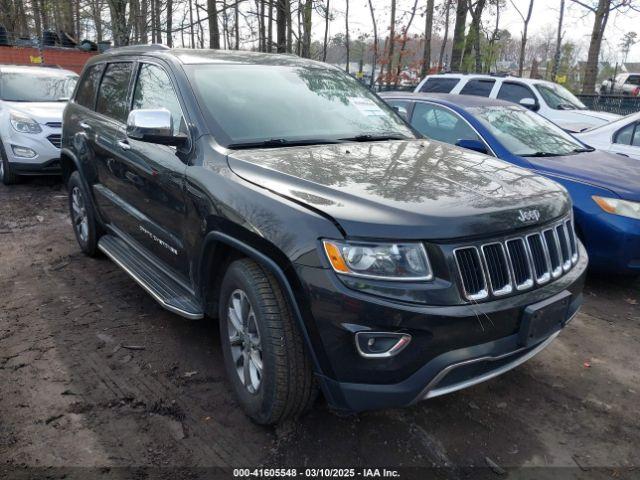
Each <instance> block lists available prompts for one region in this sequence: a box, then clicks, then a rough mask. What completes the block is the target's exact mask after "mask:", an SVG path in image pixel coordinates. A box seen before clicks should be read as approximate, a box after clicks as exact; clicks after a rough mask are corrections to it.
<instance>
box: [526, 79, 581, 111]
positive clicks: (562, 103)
mask: <svg viewBox="0 0 640 480" xmlns="http://www.w3.org/2000/svg"><path fill="white" fill-rule="evenodd" d="M535 87H536V89H537V90H538V92H540V95H542V98H544V101H545V102H546V103H547V105H549V107H550V108H553V109H554V110H586V109H587V107H586V106H585V104H584V103H582V102H581V101H580V100H578V98H577V97H576V96H575V95H574V94H573V93H571V92H570V91H569V90H567V89H566V88H564V87H563V86H561V85H556V84H553V83H550V84H542V83H537V84H536V85H535Z"/></svg>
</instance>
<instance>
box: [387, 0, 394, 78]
mask: <svg viewBox="0 0 640 480" xmlns="http://www.w3.org/2000/svg"><path fill="white" fill-rule="evenodd" d="M396 6H397V5H396V0H391V20H390V22H389V48H388V50H387V79H386V80H387V81H386V84H387V86H389V85H391V72H392V71H393V56H394V55H395V45H396Z"/></svg>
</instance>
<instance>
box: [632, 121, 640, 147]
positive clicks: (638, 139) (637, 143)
mask: <svg viewBox="0 0 640 480" xmlns="http://www.w3.org/2000/svg"><path fill="white" fill-rule="evenodd" d="M631 145H633V146H634V147H640V128H638V125H637V124H636V130H635V132H634V134H633V140H632V141H631Z"/></svg>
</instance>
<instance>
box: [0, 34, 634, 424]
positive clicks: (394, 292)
mask: <svg viewBox="0 0 640 480" xmlns="http://www.w3.org/2000/svg"><path fill="white" fill-rule="evenodd" d="M438 78H439V79H445V77H444V76H438ZM450 80H455V79H454V78H453V77H452V78H451V79H450ZM463 80H464V83H465V85H466V84H467V83H469V82H467V80H468V79H466V78H464V79H463V78H462V77H460V78H458V80H457V82H462V81H463ZM493 81H494V82H498V81H499V82H500V83H499V84H498V83H496V84H492V85H491V88H490V94H491V95H493V96H498V95H500V92H502V91H503V89H513V88H514V87H513V86H514V85H515V83H514V81H511V83H509V82H507V81H505V80H504V79H493ZM427 83H428V79H427V80H425V82H423V85H426V84H427ZM256 84H260V85H261V88H259V89H256V88H255V85H256ZM522 85H524V88H527V89H528V90H527V92H526V95H532V96H530V97H527V96H525V97H522V98H520V99H518V98H517V95H516V96H514V97H513V98H512V100H515V101H516V102H517V103H520V104H524V105H525V106H526V108H525V107H522V106H518V105H516V104H514V103H507V102H504V101H502V100H494V99H482V98H480V97H478V96H467V97H465V96H463V95H434V94H425V93H418V94H388V95H385V100H386V101H387V102H389V103H390V104H391V105H388V104H386V103H385V102H384V101H383V100H382V99H381V98H380V97H378V96H376V95H375V94H373V93H372V92H370V91H369V90H368V89H367V88H365V87H363V86H362V85H361V84H360V83H359V82H358V81H357V80H355V79H353V78H351V77H350V76H348V75H347V74H345V73H344V72H342V71H341V70H340V69H338V68H334V67H330V66H327V65H325V64H322V63H319V62H314V61H311V60H305V59H300V58H297V57H293V56H288V55H270V54H258V53H249V52H237V51H228V52H225V51H215V50H192V49H189V50H179V49H175V50H171V49H166V48H163V47H160V46H143V47H125V48H120V49H114V50H111V51H109V52H108V53H106V54H103V55H99V56H96V57H94V58H92V59H91V60H90V61H89V62H88V63H87V65H86V66H85V69H84V71H83V73H82V75H81V77H80V79H79V81H78V83H77V86H76V88H75V90H74V93H73V95H72V96H71V99H70V101H69V102H68V105H67V107H66V108H65V110H64V118H63V127H64V128H63V129H62V140H61V143H62V145H61V147H62V148H61V151H60V158H59V161H60V167H61V170H62V175H63V178H64V181H65V183H66V184H67V187H68V192H69V199H68V201H69V211H70V215H71V219H72V222H71V223H72V227H73V231H74V233H75V236H76V239H77V242H78V244H79V246H80V248H81V250H82V251H83V252H85V253H86V254H87V255H89V256H93V255H96V254H97V253H98V252H102V253H103V254H105V255H106V256H107V257H109V258H110V259H112V260H113V261H114V262H115V263H116V264H117V265H119V266H120V267H121V268H122V269H123V270H124V271H125V272H126V273H127V274H129V275H130V276H131V277H132V278H133V279H134V280H135V281H136V282H137V283H138V284H140V285H141V286H142V287H143V288H144V289H145V290H146V291H147V292H149V294H150V295H151V296H152V297H153V298H154V299H155V300H157V301H158V302H159V303H160V305H162V306H163V307H164V308H166V309H168V310H170V311H172V312H174V313H176V314H178V315H181V316H183V317H185V318H189V319H199V318H203V317H213V318H217V319H218V323H219V329H220V341H221V348H222V352H223V358H224V363H225V367H226V371H227V375H228V377H229V381H230V382H231V385H232V387H233V389H234V391H235V393H236V396H237V398H238V401H239V403H240V405H241V406H242V408H243V409H244V410H245V412H246V413H247V414H248V415H249V416H250V417H251V418H252V419H254V420H255V421H256V422H258V423H263V424H268V423H276V422H280V421H283V420H285V419H287V418H291V417H295V416H297V415H300V414H301V413H303V412H304V411H306V410H307V409H309V408H310V407H311V405H312V404H313V402H314V399H315V398H316V395H317V393H318V391H320V392H322V394H323V395H324V397H325V399H326V400H327V402H328V403H329V405H330V406H331V407H333V408H335V409H339V410H344V411H362V410H368V409H375V408H385V407H392V406H404V405H410V404H412V403H415V402H418V401H421V400H425V399H429V398H433V397H436V396H439V395H443V394H447V393H450V392H453V391H456V390H459V389H462V388H466V387H469V386H471V385H474V384H476V383H479V382H482V381H485V380H488V379H490V378H492V377H495V376H497V375H500V374H502V373H504V372H506V371H508V370H510V369H512V368H515V367H516V366H518V365H520V364H521V363H523V362H525V361H527V360H528V359H530V358H531V357H533V356H534V355H536V354H537V353H538V352H540V351H542V350H543V349H544V348H545V347H547V346H548V345H549V344H550V343H551V342H552V341H553V340H554V338H556V337H557V335H558V334H559V333H560V331H561V330H562V329H563V328H564V327H565V326H566V325H567V323H568V322H570V321H571V319H572V318H573V317H574V316H575V314H576V313H577V312H578V309H579V308H580V305H581V303H582V288H583V283H584V278H585V274H586V269H587V265H588V259H589V255H588V254H587V251H586V250H585V248H584V246H583V241H584V242H586V244H587V247H588V248H589V249H591V252H592V255H593V257H594V259H595V262H594V265H595V266H598V267H605V268H610V269H611V268H615V267H616V266H619V267H621V268H623V269H628V268H638V267H640V265H638V262H639V261H638V258H640V248H639V247H638V236H637V235H638V228H637V227H638V222H639V221H640V220H639V219H638V214H637V213H638V212H637V206H638V205H639V203H638V200H640V198H637V197H634V195H637V190H634V188H637V187H634V185H636V186H637V185H638V182H637V178H638V177H637V173H634V172H637V169H634V167H635V164H633V163H632V162H633V161H632V160H631V159H627V158H622V157H618V156H614V155H610V154H607V153H602V152H597V151H594V149H593V148H591V147H588V146H587V145H586V144H584V143H582V142H581V141H579V140H577V139H576V138H575V137H573V136H571V135H570V134H569V133H567V132H566V131H565V130H563V129H561V128H559V127H557V126H556V125H555V124H554V123H551V122H549V121H547V120H545V119H543V118H542V117H541V116H539V115H538V114H536V113H534V112H533V111H531V110H537V111H539V112H542V113H544V112H545V111H546V110H544V108H543V105H544V106H548V105H549V102H551V100H549V99H551V98H553V99H556V100H557V99H559V98H560V99H563V100H557V106H558V107H559V108H557V110H559V111H565V112H574V113H577V114H580V113H581V112H582V113H584V112H583V110H582V109H581V108H578V106H577V105H574V106H573V107H571V108H572V109H574V110H571V111H570V110H568V109H569V107H567V106H564V107H561V108H560V106H561V105H568V103H563V102H573V101H574V100H573V99H571V97H568V96H567V93H568V92H566V93H565V91H562V90H559V91H555V92H553V95H551V94H544V93H541V92H543V91H545V90H544V88H548V89H551V90H553V89H554V88H556V87H552V86H547V87H545V86H544V85H543V86H541V85H532V86H528V85H525V84H524V83H523V84H522ZM452 88H453V87H452ZM456 88H457V87H456ZM461 88H462V87H461ZM469 88H471V87H469ZM474 88H476V87H474ZM482 88H484V89H485V90H484V91H487V86H486V85H483V86H482ZM461 93H465V92H464V91H462V92H461ZM467 93H468V92H467ZM503 95H504V94H503ZM545 95H547V96H545ZM569 95H570V94H569ZM485 96H490V95H485ZM53 97H56V98H57V99H58V100H61V99H63V98H64V97H63V96H58V95H53ZM3 98H4V97H3ZM527 99H528V100H527ZM525 100H526V101H525ZM543 102H544V103H543ZM545 108H546V107H545ZM549 108H551V107H549ZM552 110H553V109H552ZM398 111H399V112H400V113H401V114H402V115H399V114H398V113H397V112H398ZM598 115H599V114H598ZM402 117H404V119H403V118H402ZM583 117H584V118H583V119H582V120H584V119H588V120H589V121H592V122H593V119H594V118H597V116H595V115H591V114H584V115H583ZM564 118H565V120H566V121H567V123H572V122H573V123H575V122H576V121H577V120H576V119H577V118H578V117H564ZM23 122H24V123H31V124H33V123H34V122H27V121H26V120H23ZM35 123H38V122H35ZM565 126H566V125H565ZM20 128H23V127H20ZM24 128H27V129H28V128H31V127H24ZM34 129H35V127H34ZM26 134H27V133H26V132H25V135H26ZM3 142H5V137H4V136H3ZM7 143H9V144H10V145H13V144H12V143H11V142H7ZM610 162H618V163H615V164H612V165H614V166H613V167H611V168H610V167H609V164H610ZM604 164H606V165H607V167H603V166H602V165H604ZM8 165H9V167H10V168H11V167H12V165H11V162H8ZM616 169H622V174H623V176H625V177H626V178H627V183H626V184H625V183H621V182H618V183H616V182H617V180H616V175H615V174H614V170H616ZM9 171H11V170H9ZM634 175H635V176H634ZM633 192H635V193H633ZM571 197H573V202H572V198H571ZM572 207H573V208H572ZM616 227H617V228H616ZM614 233H615V235H614ZM625 242H626V243H625ZM607 248H608V250H607ZM606 258H608V259H609V261H608V262H607V261H606ZM614 263H615V264H614ZM636 271H637V270H636Z"/></svg>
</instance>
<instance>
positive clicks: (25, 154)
mask: <svg viewBox="0 0 640 480" xmlns="http://www.w3.org/2000/svg"><path fill="white" fill-rule="evenodd" d="M11 150H13V154H14V155H15V156H16V157H22V158H34V157H35V156H36V155H38V154H37V153H36V151H35V150H32V149H30V148H29V147H21V146H19V145H11Z"/></svg>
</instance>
